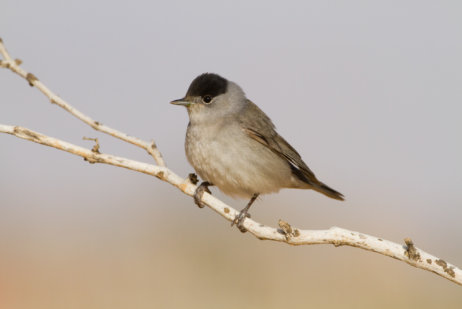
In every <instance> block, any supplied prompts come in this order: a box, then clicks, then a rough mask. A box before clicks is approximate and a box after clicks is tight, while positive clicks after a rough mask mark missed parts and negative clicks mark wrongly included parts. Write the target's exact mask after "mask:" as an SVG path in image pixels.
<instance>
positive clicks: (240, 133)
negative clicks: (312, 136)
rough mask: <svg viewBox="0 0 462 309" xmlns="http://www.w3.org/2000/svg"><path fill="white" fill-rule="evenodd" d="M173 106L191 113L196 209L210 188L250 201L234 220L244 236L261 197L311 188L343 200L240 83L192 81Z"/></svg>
mask: <svg viewBox="0 0 462 309" xmlns="http://www.w3.org/2000/svg"><path fill="white" fill-rule="evenodd" d="M171 103H172V104H175V105H183V106H185V107H186V108H187V110H188V114H189V124H188V129H187V131H186V141H185V150H186V157H187V158H188V161H189V163H190V164H191V165H192V166H193V167H194V169H195V171H196V172H197V174H199V176H200V177H201V178H202V180H203V182H202V184H201V185H200V186H199V187H198V188H197V190H196V192H195V194H194V200H195V202H196V204H197V205H198V206H199V207H203V204H202V202H201V198H202V194H203V193H204V191H207V192H209V193H210V191H209V189H208V186H212V185H214V186H217V187H218V188H219V189H220V190H221V191H222V192H223V193H225V194H227V195H230V196H233V197H242V198H250V201H249V203H248V204H247V206H246V207H245V208H244V209H243V210H242V211H241V212H240V213H239V215H238V216H236V218H235V219H234V221H233V224H235V223H236V224H237V226H238V227H239V229H240V230H241V231H242V232H244V231H245V228H244V227H243V225H242V223H243V222H244V220H245V218H246V217H248V214H247V212H248V210H249V208H250V206H251V205H252V203H253V202H254V201H255V199H256V198H257V197H258V195H259V194H267V193H273V192H278V191H279V190H280V189H282V188H297V189H312V190H315V191H317V192H320V193H322V194H324V195H326V196H328V197H330V198H333V199H337V200H343V195H342V194H341V193H339V192H337V191H335V190H334V189H332V188H330V187H328V186H327V185H325V184H324V183H322V182H321V181H319V180H318V179H317V178H316V176H315V175H314V173H313V172H312V171H311V170H310V169H309V167H308V166H307V165H306V164H305V162H303V160H302V158H301V157H300V155H299V154H298V152H297V151H296V150H295V149H294V148H293V147H292V146H290V144H289V143H288V142H287V141H286V140H285V139H284V138H282V136H280V135H279V134H278V133H277V132H276V129H275V126H274V125H273V122H272V121H271V119H269V117H268V116H267V115H266V114H265V113H264V112H263V111H262V110H261V109H260V108H259V107H258V106H257V105H255V104H254V103H253V102H252V101H250V100H249V99H247V98H246V96H245V94H244V92H243V91H242V89H241V87H239V86H238V85H237V84H236V83H233V82H231V81H228V80H226V79H225V78H223V77H221V76H219V75H217V74H212V73H204V74H202V75H199V76H198V77H196V78H195V79H194V80H193V81H192V83H191V85H190V86H189V89H188V91H187V93H186V96H185V97H184V98H182V99H179V100H175V101H172V102H171Z"/></svg>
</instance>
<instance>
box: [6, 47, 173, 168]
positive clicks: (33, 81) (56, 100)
mask: <svg viewBox="0 0 462 309" xmlns="http://www.w3.org/2000/svg"><path fill="white" fill-rule="evenodd" d="M0 54H1V55H2V56H3V59H4V60H2V61H1V62H0V67H3V68H7V69H10V70H11V71H13V72H14V73H16V74H18V75H19V76H21V77H22V78H24V79H26V80H27V82H28V83H29V85H30V86H32V87H36V88H37V89H38V90H40V91H41V92H42V93H43V94H44V95H45V96H47V97H48V99H49V100H50V101H51V103H53V104H56V105H58V106H59V107H62V108H63V109H65V110H66V111H68V112H69V113H71V114H72V115H73V116H75V117H76V118H78V119H80V120H82V121H83V122H85V123H86V124H88V125H89V126H91V127H92V128H93V129H95V130H97V131H100V132H103V133H106V134H109V135H111V136H114V137H116V138H119V139H121V140H123V141H125V142H128V143H130V144H133V145H136V146H138V147H141V148H143V149H145V150H146V151H147V152H148V153H149V154H150V155H152V157H153V158H154V160H155V161H156V162H157V164H158V165H160V166H165V162H164V159H163V158H162V155H161V153H160V152H159V150H158V149H157V147H156V144H155V143H154V141H152V142H150V143H149V142H146V141H143V140H141V139H139V138H136V137H133V136H130V135H127V134H125V133H123V132H120V131H118V130H115V129H112V128H110V127H108V126H106V125H103V124H102V123H100V122H98V121H95V120H93V119H92V118H90V117H88V116H87V115H85V114H84V113H82V112H80V111H79V110H77V109H76V108H74V107H73V106H71V105H70V104H69V103H67V102H66V101H64V100H63V99H61V98H60V97H59V96H58V95H57V94H55V93H54V92H52V91H51V90H50V89H49V88H48V87H47V86H45V85H44V84H43V83H42V82H41V81H39V79H38V78H37V77H36V76H35V75H34V74H32V73H29V72H27V71H25V70H24V69H22V68H21V67H20V64H21V63H22V61H21V60H19V59H16V60H13V59H12V58H11V56H10V55H9V53H8V51H7V50H6V48H5V46H4V45H3V42H2V41H1V39H0Z"/></svg>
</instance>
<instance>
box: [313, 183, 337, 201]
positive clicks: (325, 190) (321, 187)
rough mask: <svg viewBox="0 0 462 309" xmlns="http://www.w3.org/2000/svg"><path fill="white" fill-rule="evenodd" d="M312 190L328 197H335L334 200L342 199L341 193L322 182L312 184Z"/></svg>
mask: <svg viewBox="0 0 462 309" xmlns="http://www.w3.org/2000/svg"><path fill="white" fill-rule="evenodd" d="M313 190H315V191H318V192H319V193H322V194H324V195H325V196H328V197H330V198H333V199H336V200H340V201H343V200H344V198H343V194H342V193H340V192H337V191H335V190H334V189H332V188H330V187H329V186H327V185H325V184H323V183H322V182H319V183H317V184H315V185H313Z"/></svg>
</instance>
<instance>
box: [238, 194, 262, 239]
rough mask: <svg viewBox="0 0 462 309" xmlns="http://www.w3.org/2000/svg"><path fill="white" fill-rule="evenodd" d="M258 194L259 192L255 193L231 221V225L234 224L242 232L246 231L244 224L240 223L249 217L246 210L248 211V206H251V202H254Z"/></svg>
mask: <svg viewBox="0 0 462 309" xmlns="http://www.w3.org/2000/svg"><path fill="white" fill-rule="evenodd" d="M259 195H260V194H259V193H255V194H254V195H253V196H252V198H251V199H250V201H249V203H247V206H245V207H244V209H242V210H241V211H240V212H239V214H238V215H237V216H236V217H235V218H234V220H233V222H231V226H233V225H234V224H236V226H237V228H238V229H239V230H240V231H241V232H242V233H245V232H247V230H246V229H245V227H244V225H242V224H243V223H244V220H245V218H250V214H248V213H247V212H248V211H249V208H250V206H252V204H253V202H255V200H256V199H257V197H258V196H259Z"/></svg>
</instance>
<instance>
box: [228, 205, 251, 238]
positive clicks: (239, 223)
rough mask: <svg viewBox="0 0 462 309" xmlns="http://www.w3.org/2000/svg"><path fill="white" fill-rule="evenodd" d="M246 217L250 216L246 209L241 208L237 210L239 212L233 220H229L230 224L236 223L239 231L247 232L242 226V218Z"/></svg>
mask: <svg viewBox="0 0 462 309" xmlns="http://www.w3.org/2000/svg"><path fill="white" fill-rule="evenodd" d="M246 218H250V214H249V213H247V209H243V210H241V211H240V212H239V214H238V215H237V216H236V217H235V218H234V220H233V222H231V226H233V225H234V224H236V226H237V228H238V229H239V231H241V232H242V233H245V232H247V229H246V228H245V227H244V220H245V219H246Z"/></svg>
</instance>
